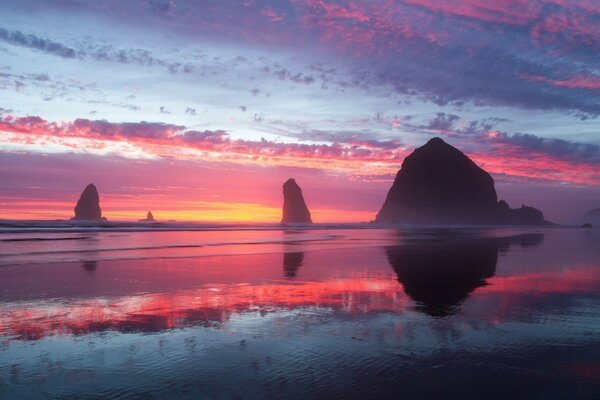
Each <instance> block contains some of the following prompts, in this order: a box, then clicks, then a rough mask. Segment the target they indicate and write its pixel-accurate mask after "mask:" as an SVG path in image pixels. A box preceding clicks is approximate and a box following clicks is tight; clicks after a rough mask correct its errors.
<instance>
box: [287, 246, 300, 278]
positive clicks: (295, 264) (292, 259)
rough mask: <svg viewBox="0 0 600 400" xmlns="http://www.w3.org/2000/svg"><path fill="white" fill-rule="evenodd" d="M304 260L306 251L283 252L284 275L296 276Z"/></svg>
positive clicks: (288, 276)
mask: <svg viewBox="0 0 600 400" xmlns="http://www.w3.org/2000/svg"><path fill="white" fill-rule="evenodd" d="M303 262H304V252H302V251H298V252H291V253H283V275H284V276H285V277H286V278H295V277H296V273H298V270H299V269H300V267H301V266H302V263H303Z"/></svg>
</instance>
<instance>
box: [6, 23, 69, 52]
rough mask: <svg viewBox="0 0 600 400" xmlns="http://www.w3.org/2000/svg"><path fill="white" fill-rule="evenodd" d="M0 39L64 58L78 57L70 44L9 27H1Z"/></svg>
mask: <svg viewBox="0 0 600 400" xmlns="http://www.w3.org/2000/svg"><path fill="white" fill-rule="evenodd" d="M0 40H3V41H4V42H6V43H8V44H11V45H13V46H21V47H28V48H30V49H35V50H39V51H43V52H44V53H48V54H52V55H55V56H58V57H62V58H76V57H77V53H76V51H75V50H74V49H72V48H70V47H68V46H65V45H63V44H61V43H58V42H55V41H52V40H49V39H43V38H40V37H37V36H35V35H32V34H26V33H23V32H20V31H9V30H7V29H4V28H0Z"/></svg>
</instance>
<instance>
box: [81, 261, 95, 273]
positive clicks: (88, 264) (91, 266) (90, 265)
mask: <svg viewBox="0 0 600 400" xmlns="http://www.w3.org/2000/svg"><path fill="white" fill-rule="evenodd" d="M81 266H82V267H83V269H85V270H86V271H88V272H93V271H95V270H96V261H84V262H83V263H82V264H81Z"/></svg>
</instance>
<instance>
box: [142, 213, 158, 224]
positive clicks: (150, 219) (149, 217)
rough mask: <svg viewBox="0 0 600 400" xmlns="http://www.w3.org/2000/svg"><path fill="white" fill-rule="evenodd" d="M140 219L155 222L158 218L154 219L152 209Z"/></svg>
mask: <svg viewBox="0 0 600 400" xmlns="http://www.w3.org/2000/svg"><path fill="white" fill-rule="evenodd" d="M139 221H140V222H154V221H156V220H155V219H154V215H152V211H148V214H147V215H146V218H145V219H140V220H139Z"/></svg>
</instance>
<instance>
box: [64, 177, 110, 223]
mask: <svg viewBox="0 0 600 400" xmlns="http://www.w3.org/2000/svg"><path fill="white" fill-rule="evenodd" d="M72 219H74V220H79V221H101V220H105V219H106V218H102V210H101V209H100V197H99V196H98V190H97V189H96V186H94V184H93V183H90V184H89V185H87V186H86V188H85V190H84V191H83V193H81V196H80V197H79V200H78V201H77V205H76V206H75V216H74V217H73V218H72Z"/></svg>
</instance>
